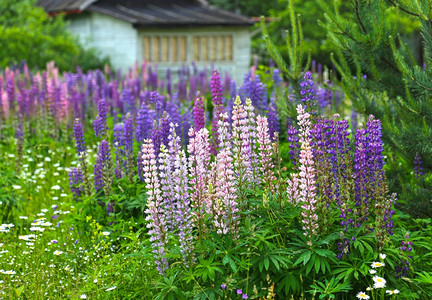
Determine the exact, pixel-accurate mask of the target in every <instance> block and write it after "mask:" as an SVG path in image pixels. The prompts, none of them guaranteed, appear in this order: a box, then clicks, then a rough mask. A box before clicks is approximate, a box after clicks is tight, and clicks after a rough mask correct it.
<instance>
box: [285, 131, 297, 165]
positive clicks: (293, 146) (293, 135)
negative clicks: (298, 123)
mask: <svg viewBox="0 0 432 300" xmlns="http://www.w3.org/2000/svg"><path fill="white" fill-rule="evenodd" d="M287 140H288V145H289V148H290V151H289V155H290V159H291V161H292V163H293V165H294V166H296V165H297V164H298V160H299V156H300V143H299V140H300V138H299V136H298V130H297V128H295V127H294V126H293V125H292V124H288V125H287Z"/></svg>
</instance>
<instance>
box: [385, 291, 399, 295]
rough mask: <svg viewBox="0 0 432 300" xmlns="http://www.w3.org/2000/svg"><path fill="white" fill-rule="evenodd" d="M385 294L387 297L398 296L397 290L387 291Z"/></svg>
mask: <svg viewBox="0 0 432 300" xmlns="http://www.w3.org/2000/svg"><path fill="white" fill-rule="evenodd" d="M386 293H387V294H389V295H394V294H399V290H387V291H386Z"/></svg>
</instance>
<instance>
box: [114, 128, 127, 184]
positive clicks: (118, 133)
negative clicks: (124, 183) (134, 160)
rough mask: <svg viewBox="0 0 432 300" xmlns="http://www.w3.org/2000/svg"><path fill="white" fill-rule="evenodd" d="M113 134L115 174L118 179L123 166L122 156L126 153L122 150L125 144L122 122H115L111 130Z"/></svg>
mask: <svg viewBox="0 0 432 300" xmlns="http://www.w3.org/2000/svg"><path fill="white" fill-rule="evenodd" d="M113 135H114V140H113V143H114V148H115V155H116V159H115V161H116V166H115V170H114V173H115V176H116V178H117V179H120V178H122V177H123V170H124V167H125V160H124V157H125V155H126V152H125V150H124V146H125V139H124V124H123V123H117V124H115V125H114V130H113Z"/></svg>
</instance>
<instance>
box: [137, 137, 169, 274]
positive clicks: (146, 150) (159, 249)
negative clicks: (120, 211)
mask: <svg viewBox="0 0 432 300" xmlns="http://www.w3.org/2000/svg"><path fill="white" fill-rule="evenodd" d="M142 160H143V166H144V167H143V171H144V181H145V183H146V189H147V195H148V200H147V209H146V211H145V213H146V214H147V217H146V221H147V222H148V223H147V228H149V231H148V234H149V235H150V242H151V243H152V247H153V253H154V257H155V263H156V268H157V270H158V272H159V274H161V275H164V274H165V271H166V270H167V269H168V268H169V265H168V261H167V259H166V258H165V245H166V243H167V228H166V219H165V210H164V208H163V199H162V196H161V194H162V192H161V189H160V188H161V186H160V182H159V177H158V172H157V166H156V165H157V163H156V154H155V150H154V148H153V142H152V140H149V139H146V140H144V144H143V146H142Z"/></svg>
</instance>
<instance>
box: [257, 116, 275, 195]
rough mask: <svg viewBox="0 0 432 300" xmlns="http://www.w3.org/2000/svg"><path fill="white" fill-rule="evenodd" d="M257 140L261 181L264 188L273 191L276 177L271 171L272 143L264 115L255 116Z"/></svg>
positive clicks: (272, 165) (272, 166)
mask: <svg viewBox="0 0 432 300" xmlns="http://www.w3.org/2000/svg"><path fill="white" fill-rule="evenodd" d="M257 142H258V144H259V146H258V155H259V162H260V171H261V181H262V183H263V184H264V189H265V190H267V191H271V192H272V193H274V192H275V191H276V186H275V181H276V177H275V175H274V172H273V168H274V164H273V158H272V156H273V155H272V145H271V140H270V134H269V128H268V122H267V118H266V117H261V116H258V117H257Z"/></svg>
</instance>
